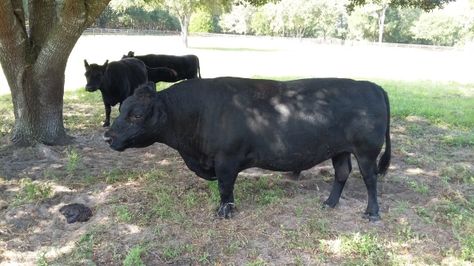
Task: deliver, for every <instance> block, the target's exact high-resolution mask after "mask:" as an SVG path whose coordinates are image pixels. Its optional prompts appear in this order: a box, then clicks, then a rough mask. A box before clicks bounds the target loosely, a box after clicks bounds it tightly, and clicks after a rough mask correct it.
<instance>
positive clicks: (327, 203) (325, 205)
mask: <svg viewBox="0 0 474 266" xmlns="http://www.w3.org/2000/svg"><path fill="white" fill-rule="evenodd" d="M336 205H337V202H332V201H330V200H326V201H324V202H323V209H326V208H331V209H333V208H335V207H336Z"/></svg>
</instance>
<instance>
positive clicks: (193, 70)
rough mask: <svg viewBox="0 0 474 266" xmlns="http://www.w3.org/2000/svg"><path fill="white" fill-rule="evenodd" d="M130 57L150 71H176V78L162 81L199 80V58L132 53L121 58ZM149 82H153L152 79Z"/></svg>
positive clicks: (193, 56)
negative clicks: (164, 69) (157, 69)
mask: <svg viewBox="0 0 474 266" xmlns="http://www.w3.org/2000/svg"><path fill="white" fill-rule="evenodd" d="M130 57H133V58H137V59H140V60H142V61H143V63H145V65H146V66H147V67H149V68H150V69H156V68H168V69H172V70H174V71H176V73H177V76H176V79H175V80H172V79H169V80H163V81H169V82H175V81H178V80H182V79H194V78H201V70H200V67H199V58H198V57H197V56H195V55H192V54H191V55H182V56H177V55H164V54H148V55H135V53H134V52H132V51H130V52H128V54H127V55H124V56H123V57H122V58H130ZM150 76H152V75H150ZM150 80H151V81H153V80H152V79H150ZM159 81H160V80H159ZM155 82H157V81H155Z"/></svg>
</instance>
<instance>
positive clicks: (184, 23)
mask: <svg viewBox="0 0 474 266" xmlns="http://www.w3.org/2000/svg"><path fill="white" fill-rule="evenodd" d="M190 17H191V16H187V15H185V16H183V17H181V18H180V19H179V24H180V26H181V40H182V41H183V44H184V47H186V48H188V35H189V21H190Z"/></svg>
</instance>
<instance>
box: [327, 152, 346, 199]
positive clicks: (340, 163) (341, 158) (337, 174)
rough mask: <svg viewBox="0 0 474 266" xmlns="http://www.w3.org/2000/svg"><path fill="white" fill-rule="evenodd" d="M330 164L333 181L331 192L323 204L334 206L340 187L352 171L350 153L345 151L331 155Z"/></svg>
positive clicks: (339, 194) (342, 186) (340, 190)
mask: <svg viewBox="0 0 474 266" xmlns="http://www.w3.org/2000/svg"><path fill="white" fill-rule="evenodd" d="M332 165H333V167H334V183H333V185H332V190H331V194H329V197H328V199H327V200H326V201H325V202H324V204H325V205H327V206H329V207H331V208H334V207H336V205H337V203H338V202H339V198H340V197H341V193H342V189H343V188H344V185H345V184H346V181H347V178H348V177H349V174H350V173H351V171H352V164H351V154H350V153H348V152H345V153H340V154H338V155H336V156H334V157H332Z"/></svg>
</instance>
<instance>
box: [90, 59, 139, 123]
mask: <svg viewBox="0 0 474 266" xmlns="http://www.w3.org/2000/svg"><path fill="white" fill-rule="evenodd" d="M84 66H85V67H86V73H85V76H86V79H87V84H86V90H87V91H89V92H93V91H96V90H100V92H101V93H102V100H103V101H104V106H105V121H104V125H103V126H104V127H108V126H109V125H110V112H111V107H112V106H114V105H116V104H117V103H119V104H120V105H122V102H123V101H124V100H125V98H127V97H128V96H130V95H132V94H133V91H134V90H135V89H136V88H137V87H138V86H139V85H141V84H144V83H146V82H147V70H146V66H145V64H144V63H143V62H142V61H140V60H138V59H134V58H127V59H122V60H120V61H114V62H110V63H109V60H107V61H106V62H105V64H104V65H102V66H101V65H97V64H90V65H89V63H87V60H84Z"/></svg>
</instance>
